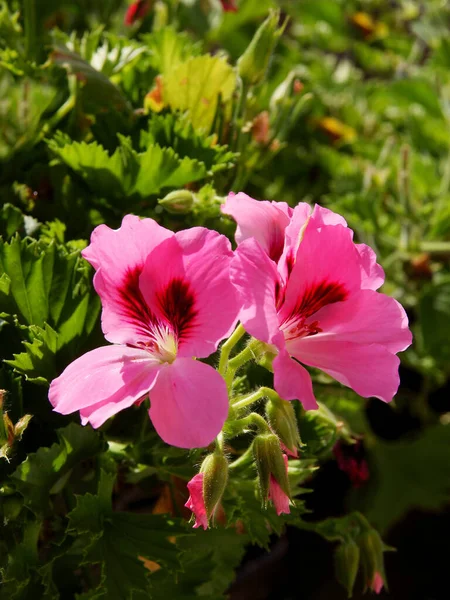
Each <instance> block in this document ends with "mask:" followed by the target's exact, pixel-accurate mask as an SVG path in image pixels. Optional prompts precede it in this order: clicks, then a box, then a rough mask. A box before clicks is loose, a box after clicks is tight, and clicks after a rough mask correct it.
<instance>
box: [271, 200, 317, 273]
mask: <svg viewBox="0 0 450 600" xmlns="http://www.w3.org/2000/svg"><path fill="white" fill-rule="evenodd" d="M310 215H311V207H310V205H309V204H307V203H306V202H300V203H299V204H297V206H296V207H295V208H294V210H293V213H292V217H291V221H290V223H289V225H288V226H287V227H286V231H285V242H284V249H283V254H282V255H281V258H280V260H279V261H278V271H279V273H280V275H281V276H282V278H283V280H284V281H287V278H288V276H289V274H290V272H291V271H292V268H293V266H294V262H295V257H296V256H297V250H298V247H299V245H300V241H301V238H302V234H303V230H304V227H305V225H306V223H307V222H308V219H309V218H310Z"/></svg>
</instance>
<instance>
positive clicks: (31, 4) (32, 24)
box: [23, 0, 37, 62]
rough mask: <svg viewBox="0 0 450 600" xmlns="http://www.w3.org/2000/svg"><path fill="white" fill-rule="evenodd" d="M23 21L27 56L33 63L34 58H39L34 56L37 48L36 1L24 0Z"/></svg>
mask: <svg viewBox="0 0 450 600" xmlns="http://www.w3.org/2000/svg"><path fill="white" fill-rule="evenodd" d="M23 20H24V28H25V55H26V56H27V58H28V60H30V61H31V60H32V59H33V58H34V59H36V58H37V57H35V56H34V52H35V48H36V46H37V21H36V0H24V3H23ZM36 62H37V60H36Z"/></svg>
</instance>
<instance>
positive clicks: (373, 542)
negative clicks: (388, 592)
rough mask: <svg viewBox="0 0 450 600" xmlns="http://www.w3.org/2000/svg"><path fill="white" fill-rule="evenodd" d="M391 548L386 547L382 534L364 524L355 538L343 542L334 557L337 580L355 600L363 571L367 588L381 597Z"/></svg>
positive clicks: (365, 587)
mask: <svg viewBox="0 0 450 600" xmlns="http://www.w3.org/2000/svg"><path fill="white" fill-rule="evenodd" d="M385 550H389V548H387V547H385V545H384V544H383V542H382V540H381V537H380V535H379V533H378V532H377V531H376V530H375V529H373V528H372V527H370V526H369V525H368V524H367V526H365V525H364V527H363V530H362V531H361V532H360V533H359V535H357V536H356V537H355V538H349V539H347V540H345V541H344V542H342V543H341V544H340V545H339V546H338V547H337V549H336V551H335V554H334V566H335V572H336V578H337V580H338V581H339V583H341V584H342V585H343V586H344V587H345V588H346V590H347V592H348V594H349V597H351V595H352V592H353V588H354V585H355V581H356V577H357V575H358V571H359V570H360V568H361V570H362V578H363V581H364V589H365V590H367V589H370V590H372V591H373V592H375V593H376V594H379V593H380V592H381V590H382V589H383V587H385V586H386V577H385V573H384V559H383V553H384V551H385Z"/></svg>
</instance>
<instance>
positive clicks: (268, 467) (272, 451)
mask: <svg viewBox="0 0 450 600" xmlns="http://www.w3.org/2000/svg"><path fill="white" fill-rule="evenodd" d="M253 455H254V457H255V462H256V468H257V470H258V479H259V485H260V489H261V498H262V502H263V506H264V507H266V506H267V502H268V500H269V495H270V491H271V477H273V478H274V479H275V481H276V482H277V484H278V485H279V487H280V488H281V490H282V491H283V492H284V494H285V495H286V496H287V497H288V498H289V497H290V495H291V492H290V489H289V479H288V475H287V469H286V463H285V460H284V456H283V452H282V451H281V447H280V442H279V440H278V437H277V436H276V435H275V434H273V433H268V434H263V435H257V436H256V437H255V439H254V440H253Z"/></svg>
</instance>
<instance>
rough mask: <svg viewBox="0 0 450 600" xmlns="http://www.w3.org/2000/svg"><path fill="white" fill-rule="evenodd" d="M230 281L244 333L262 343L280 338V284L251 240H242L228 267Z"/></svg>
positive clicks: (256, 244)
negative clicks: (229, 267)
mask: <svg viewBox="0 0 450 600" xmlns="http://www.w3.org/2000/svg"><path fill="white" fill-rule="evenodd" d="M230 272H231V281H232V283H233V285H234V286H235V287H236V289H237V291H238V295H239V299H240V302H241V306H242V308H241V312H240V313H239V318H240V320H241V322H242V324H243V325H244V327H245V329H246V330H247V331H248V333H250V334H251V335H253V336H254V337H256V338H257V339H258V340H261V341H262V342H268V343H273V342H274V341H275V340H276V339H278V338H279V337H280V330H279V325H278V316H277V309H276V293H277V289H279V286H280V281H279V276H278V272H277V269H276V266H275V263H274V262H273V261H272V260H270V258H269V257H268V256H267V254H266V253H265V252H264V250H263V249H262V248H261V246H260V245H259V243H258V242H257V241H256V240H254V239H248V240H245V241H244V242H242V243H241V244H240V246H239V247H238V249H237V250H236V255H235V258H234V259H233V262H232V263H231V270H230Z"/></svg>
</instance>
